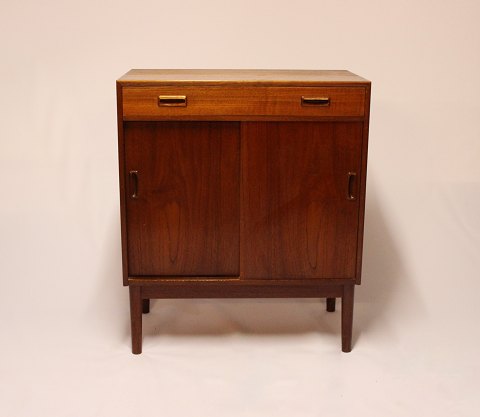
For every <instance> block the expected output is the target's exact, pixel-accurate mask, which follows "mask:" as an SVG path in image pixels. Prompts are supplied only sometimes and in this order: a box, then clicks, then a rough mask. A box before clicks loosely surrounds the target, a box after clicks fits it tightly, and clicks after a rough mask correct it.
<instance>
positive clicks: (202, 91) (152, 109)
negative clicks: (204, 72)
mask: <svg viewBox="0 0 480 417" xmlns="http://www.w3.org/2000/svg"><path fill="white" fill-rule="evenodd" d="M122 95H123V117H124V120H162V119H168V120H173V119H189V118H192V117H193V118H196V117H202V118H206V117H215V116H222V117H226V116H231V117H232V116H236V117H238V118H240V119H242V118H243V117H247V116H248V117H249V119H251V118H252V117H253V116H255V117H258V118H261V117H268V116H271V117H281V116H283V117H287V116H288V117H296V118H303V117H310V118H311V117H316V118H321V117H363V115H364V106H365V88H364V87H252V88H248V87H244V86H243V87H218V86H210V87H199V86H181V87H180V86H173V87H166V86H159V87H126V88H124V89H123V94H122ZM160 95H173V96H175V95H184V96H186V97H187V105H186V106H185V107H168V106H159V105H158V97H159V96H160ZM302 96H305V97H328V98H329V99H330V105H328V106H302V103H301V98H302Z"/></svg>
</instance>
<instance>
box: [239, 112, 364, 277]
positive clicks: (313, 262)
mask: <svg viewBox="0 0 480 417" xmlns="http://www.w3.org/2000/svg"><path fill="white" fill-rule="evenodd" d="M361 145H362V124H361V123H314V122H309V123H297V122H279V123H272V122H269V123H259V122H255V123H244V124H242V151H241V154H242V188H241V189H242V196H241V201H242V206H241V207H242V222H241V223H242V224H241V231H242V232H241V235H242V237H243V238H242V239H241V253H242V255H241V271H242V272H241V273H242V276H245V277H248V278H263V279H272V278H273V279H278V278H290V279H299V278H352V279H354V278H355V267H356V249H357V231H358V208H359V207H358V198H357V199H356V200H353V201H350V200H348V199H347V190H348V173H349V172H357V173H358V172H359V170H360V167H361ZM353 186H354V194H355V195H356V196H357V197H358V188H359V187H358V182H355V183H354V184H353Z"/></svg>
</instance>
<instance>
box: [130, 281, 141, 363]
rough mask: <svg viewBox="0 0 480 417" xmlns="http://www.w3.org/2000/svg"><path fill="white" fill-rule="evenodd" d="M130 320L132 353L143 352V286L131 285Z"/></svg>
mask: <svg viewBox="0 0 480 417" xmlns="http://www.w3.org/2000/svg"><path fill="white" fill-rule="evenodd" d="M130 322H131V327H132V353H134V354H138V353H142V296H141V287H137V286H132V285H131V286H130Z"/></svg>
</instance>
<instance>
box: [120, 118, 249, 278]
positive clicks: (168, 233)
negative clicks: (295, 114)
mask: <svg viewBox="0 0 480 417" xmlns="http://www.w3.org/2000/svg"><path fill="white" fill-rule="evenodd" d="M125 146H126V173H125V174H126V175H128V172H129V171H133V170H135V171H138V197H137V198H132V197H131V196H132V194H133V190H132V187H133V184H130V186H129V188H128V190H127V193H128V196H127V199H126V200H127V225H128V226H127V229H128V231H127V234H128V260H129V274H130V275H238V274H239V269H238V264H239V247H238V242H239V230H238V229H239V221H240V220H239V208H240V207H239V152H238V150H239V146H240V142H239V126H238V123H221V122H214V123H209V122H193V123H192V122H189V123H175V122H132V123H128V124H126V125H125Z"/></svg>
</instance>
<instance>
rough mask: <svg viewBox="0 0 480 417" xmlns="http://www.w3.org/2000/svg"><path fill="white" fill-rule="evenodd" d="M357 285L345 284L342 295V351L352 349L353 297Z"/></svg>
mask: <svg viewBox="0 0 480 417" xmlns="http://www.w3.org/2000/svg"><path fill="white" fill-rule="evenodd" d="M354 291H355V285H344V286H343V297H342V351H343V352H350V351H351V350H352V327H353V299H354Z"/></svg>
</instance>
